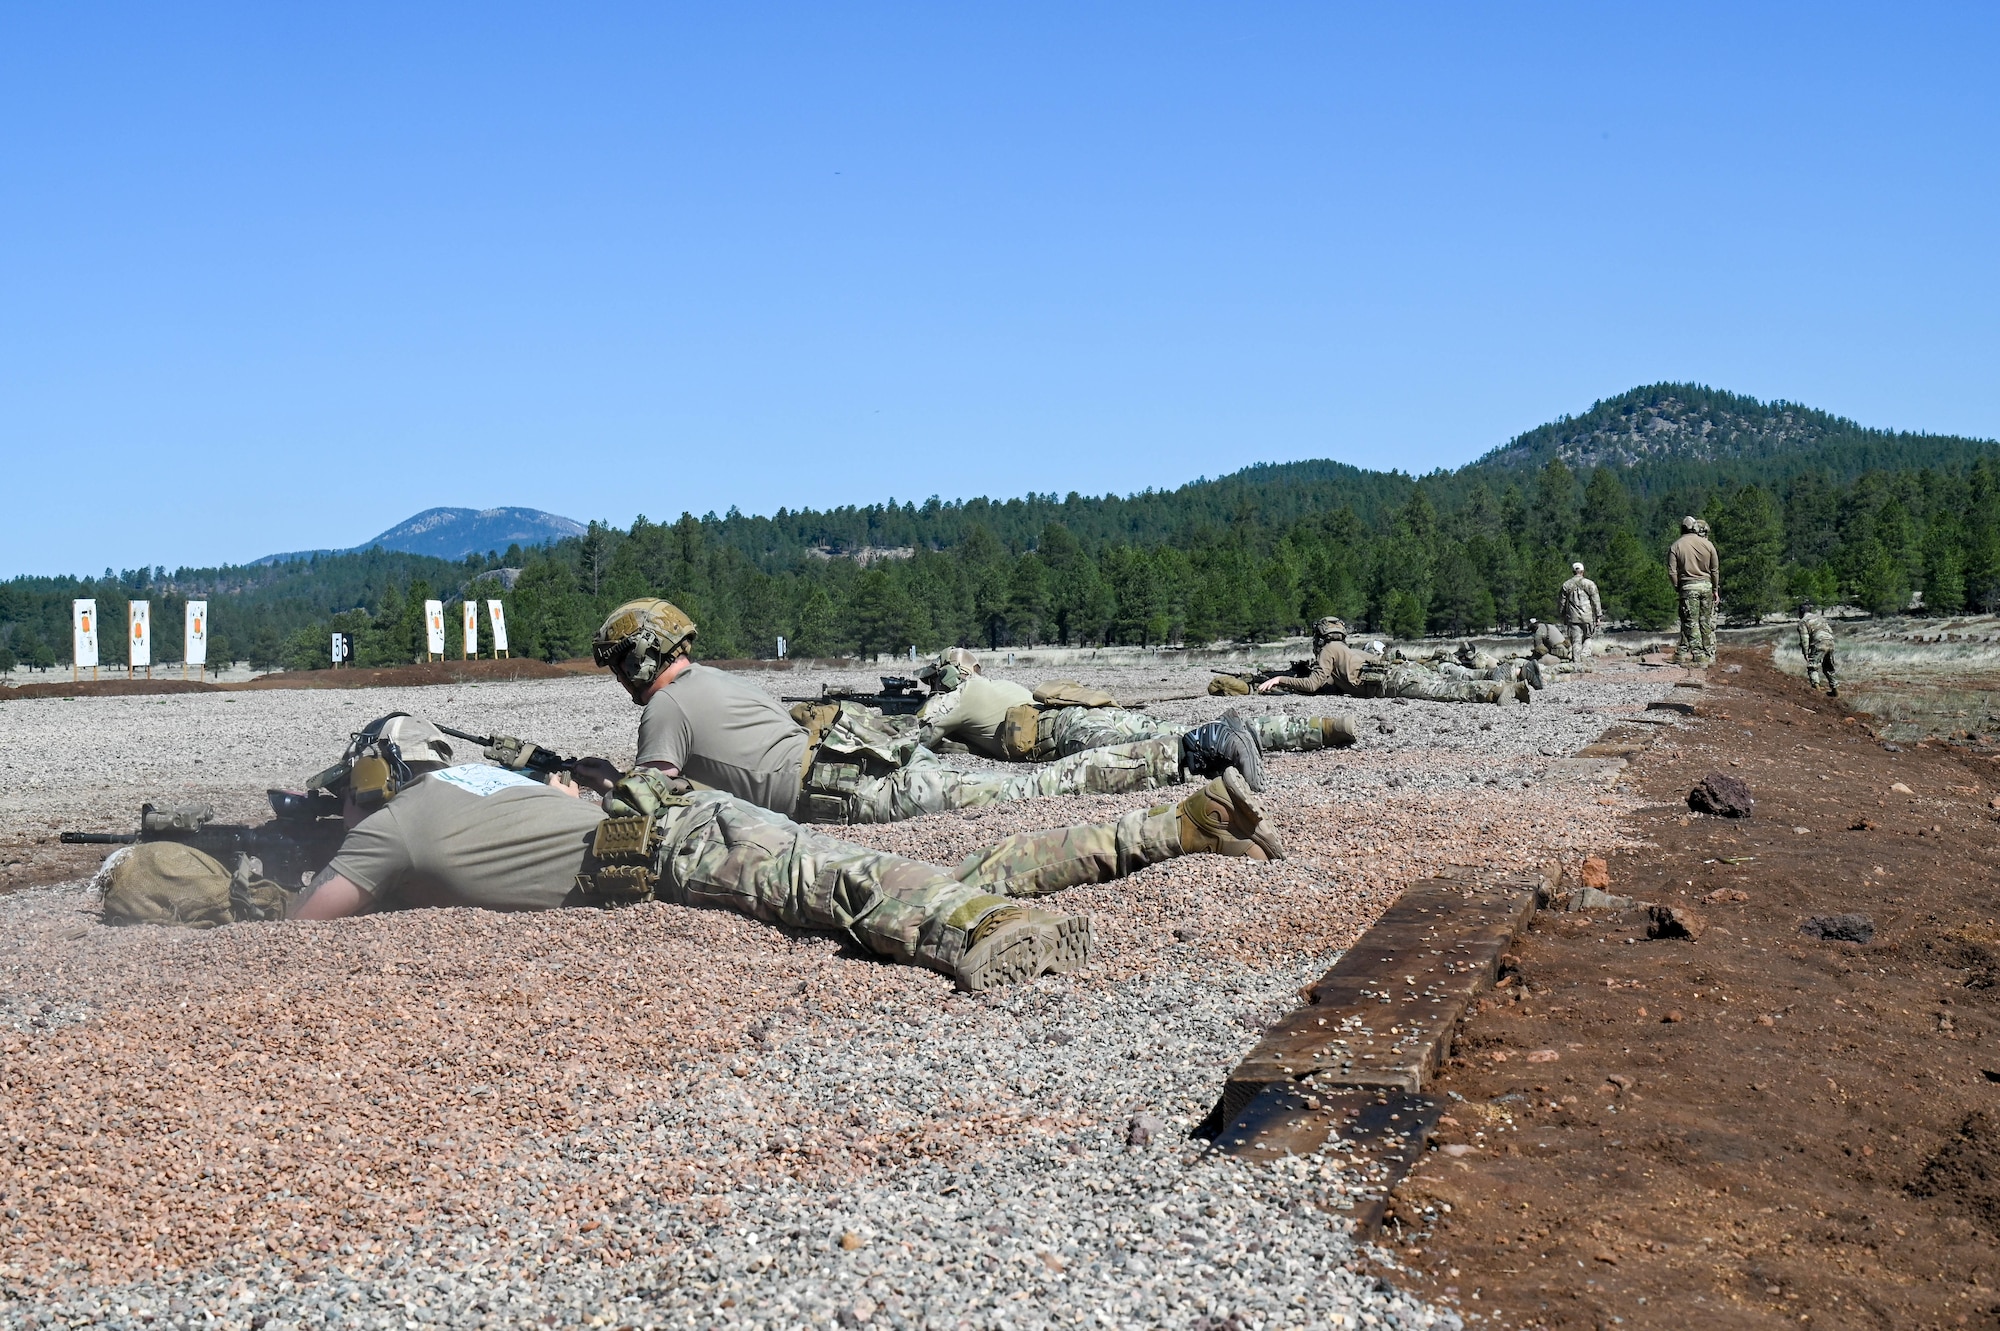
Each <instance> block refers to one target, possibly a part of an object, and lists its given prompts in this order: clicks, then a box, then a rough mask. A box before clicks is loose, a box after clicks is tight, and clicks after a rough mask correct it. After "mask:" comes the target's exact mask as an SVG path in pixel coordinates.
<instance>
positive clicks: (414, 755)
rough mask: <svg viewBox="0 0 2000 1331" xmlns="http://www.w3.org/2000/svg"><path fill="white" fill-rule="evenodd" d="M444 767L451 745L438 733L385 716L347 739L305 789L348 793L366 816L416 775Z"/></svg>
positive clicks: (396, 715) (407, 718) (402, 717)
mask: <svg viewBox="0 0 2000 1331" xmlns="http://www.w3.org/2000/svg"><path fill="white" fill-rule="evenodd" d="M450 762H451V743H450V741H448V740H447V739H445V737H444V733H443V732H442V731H440V730H439V729H438V728H437V727H436V726H434V725H432V724H431V723H430V722H428V721H426V720H423V719H422V718H421V717H415V716H411V715H410V714H409V713H408V712H391V713H389V714H388V715H387V716H380V717H377V718H375V719H374V720H373V721H370V722H369V723H368V724H367V725H365V726H363V727H361V729H359V730H357V731H355V732H354V733H353V734H352V735H350V736H349V737H348V740H347V749H346V751H345V752H343V753H342V754H341V755H340V761H339V762H337V763H335V764H334V765H333V766H332V767H329V768H327V769H326V770H325V771H323V772H319V773H317V774H315V775H314V776H312V777H310V778H308V779H307V781H306V789H307V790H308V791H313V790H326V791H330V792H334V793H337V794H351V795H353V797H354V802H355V804H356V805H357V806H359V807H360V808H361V809H363V810H366V811H368V812H371V813H372V812H373V811H374V810H376V809H379V808H381V807H382V806H383V805H384V804H387V803H388V802H389V801H390V800H392V799H394V798H395V797H396V794H397V792H398V791H400V790H402V789H403V788H404V787H406V786H408V785H409V784H410V783H411V782H412V781H414V780H416V779H417V777H418V776H420V775H421V774H422V770H428V769H429V768H432V767H443V766H445V765H446V764H448V763H450ZM420 769H421V770H420Z"/></svg>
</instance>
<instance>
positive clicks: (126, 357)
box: [0, 3, 2000, 575]
mask: <svg viewBox="0 0 2000 1331" xmlns="http://www.w3.org/2000/svg"><path fill="white" fill-rule="evenodd" d="M1996 30H2000V9H1995V8H1993V7H1990V6H1977V5H1953V6H1935V7H1933V6H1924V5H1897V6H1877V7H1871V8H1866V9H1863V8H1850V7H1843V6H1837V5H1824V4H1817V5H1796V6H1756V5H1715V6H1708V7H1703V6H1680V7H1672V6H1636V5H1621V6H1605V5H1578V6H1562V5H1537V6H1527V5H1510V6H1491V7H1460V6H1446V5H1439V6H1428V7H1421V8H1419V7H1414V6H1367V7H1343V6H1337V5H1330V4H1312V5H1298V6H1287V5H1250V6H1240V5H1239V6H1222V5H1210V6H1199V7H1197V6H1174V5H1160V4H1148V5H1136V4H1134V5H1115V4H1097V5H1076V4H1066V5H1045V6H1044V5H1034V4H1009V5H1004V6H1003V5H988V6H971V5H953V6H943V5H909V6H888V5H810V6H806V5H801V6H796V7H788V6H783V5H763V6H750V5H711V6H704V7H686V6H674V5H666V4H647V5H634V6H629V7H624V6H614V5H601V6H595V7H585V6H547V7H541V8H530V7H522V6H509V5H505V4H493V3H487V4H480V5H465V6H462V7H452V6H448V5H441V4H440V5H424V6H380V7H371V6H367V5H345V6H338V7H335V6H309V5H258V6H251V5H243V6H238V7H230V6H227V5H221V4H214V5H203V6H161V5H147V6H140V5H129V6H119V5H110V4H106V5H92V6H56V5H41V6H31V5H14V6H8V7H6V8H4V9H0V467H4V475H5V477H6V479H7V485H6V489H7V491H8V492H9V500H10V502H9V503H8V506H7V507H8V516H7V520H6V522H5V523H4V524H0V575H4V574H12V573H19V572H57V571H94V570H96V569H101V568H103V567H105V566H107V565H109V566H116V567H127V566H131V565H137V564H142V563H164V564H167V565H169V566H173V565H176V564H183V563H185V564H206V563H212V562H220V561H226V560H243V559H248V558H254V557H256V556H258V555H262V554H265V553H268V552H271V551H274V550H286V549H298V548H304V547H313V546H329V545H334V546H337V545H347V544H351V543H353V542H355V541H358V540H361V539H364V538H366V537H367V536H369V535H372V534H373V533H374V532H376V531H379V530H381V529H383V528H385V527H387V526H389V525H390V524H392V523H393V522H395V521H397V520H399V519H401V518H403V517H405V516H408V515H409V514H411V513H413V512H415V511H417V510H419V509H422V508H426V507H430V506H432V505H436V504H454V505H472V506H481V507H483V506H488V505H497V504H523V505H529V506H533V507H538V508H546V509H550V510H553V511H555V512H559V513H564V514H567V515H569V516H572V517H576V518H579V519H587V518H592V517H603V518H608V519H611V520H614V521H617V522H621V523H622V522H626V521H629V520H630V519H631V517H632V516H633V515H634V514H635V513H640V512H643V513H646V514H647V515H649V516H652V517H655V518H670V517H672V516H674V515H677V514H678V513H679V512H681V511H682V510H684V509H686V510H692V511H694V512H697V513H700V512H702V511H705V510H709V509H714V510H717V511H720V510H723V509H727V508H728V507H730V506H731V505H735V506H737V507H740V508H742V509H743V510H745V511H746V512H768V511H770V510H772V509H775V508H777V507H779V506H781V505H784V506H793V507H796V506H805V505H813V506H824V505H828V504H836V503H846V502H868V501H871V500H878V499H881V498H884V497H887V496H890V495H894V496H896V497H898V498H904V499H918V500H921V499H923V498H924V497H925V496H928V495H931V494H941V495H943V496H945V497H947V498H951V497H956V496H968V495H974V494H994V495H1010V494H1019V493H1022V492H1024V491H1028V490H1036V491H1056V492H1065V491H1069V490H1072V489H1074V490H1081V491H1084V492H1087V493H1090V492H1104V491H1108V490H1112V491H1121V492H1123V491H1130V490H1135V489H1141V488H1144V487H1147V486H1171V485H1175V484H1178V483H1180V482H1182V481H1185V480H1188V479H1191V478H1193V477H1195V476H1197V475H1202V474H1207V475H1215V474H1219V473H1221V472H1225V471H1229V470H1233V469H1234V468H1237V467H1239V466H1243V465H1245V464H1247V463H1251V462H1257V461H1271V460H1284V459H1292V458H1303V457H1336V458H1341V459H1344V460H1347V461H1351V462H1355V463H1358V464H1362V465H1368V466H1380V467H1388V466H1396V467H1403V468H1406V469H1412V470H1426V469H1429V468H1431V467H1437V466H1455V465H1458V464H1460V463H1463V462H1465V461H1468V460H1470V459H1471V458H1473V457H1476V456H1477V455H1478V454H1480V453H1482V452H1484V451H1485V450H1486V449H1488V448H1490V447H1492V446H1494V445H1495V444H1498V443H1500V442H1502V441H1503V440H1505V439H1507V438H1508V437H1509V436H1511V435H1513V434H1515V433H1517V432H1519V431H1520V430H1523V429H1526V428H1529V427H1532V426H1534V425H1537V424H1539V423H1541V422H1543V421H1545V420H1547V419H1550V418H1552V417H1554V416H1558V415H1561V414H1563V413H1565V412H1574V411H1580V410H1582V409H1584V408H1586V407H1588V406H1589V404H1590V403H1591V402H1592V401H1593V400H1595V399H1597V398H1600V397H1605V396H1609V395H1612V394H1615V393H1618V392H1620V391H1623V390H1624V389H1626V388H1629V387H1632V386H1634V385H1636V384H1640V383H1647V382H1653V381H1657V380H1662V379H1692V380H1698V381H1702V382H1706V383H1709V384H1713V385H1715V386H1717V387H1723V388H1728V389H1731V390H1734V391H1737V392H1744V393H1751V394H1755V395H1757V396H1759V397H1785V398H1790V399H1793V400H1795V401H1802V402H1806V403H1809V404H1811V405H1814V406H1818V407H1823V408H1826V409H1829V410H1833V411H1837V412H1840V413H1842V414H1845V415H1849V416H1852V417H1855V418H1857V419H1859V420H1861V421H1863V422H1865V423H1868V424H1872V425H1883V426H1894V427H1901V428H1909V429H1924V430H1933V431H1942V432H1955V433H1967V434H1973V435H1979V436H1985V437H1991V436H1995V435H2000V374H1996V372H1995V367H1996V366H2000V320H1996V311H1997V310H2000V301H1996V296H2000V280H1996V277H1997V276H2000V273H1997V272H1996V269H2000V257H1996V252H1997V247H1996V244H1995V225H1994V218H1995V216H1996V207H1995V205H1996V198H1995V194H1996V188H1995V167H1996V154H1995V147H1996V137H1997V136H1996V128H2000V124H1996V121H2000V116H1996V100H2000V94H1996V92H1995V91H1994V89H1995V83H1996V81H1995V79H1994V78H1993V77H1992V70H1993V68H1994V66H1995V57H1996V56H2000V42H1996Z"/></svg>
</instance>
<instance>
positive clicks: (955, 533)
mask: <svg viewBox="0 0 2000 1331" xmlns="http://www.w3.org/2000/svg"><path fill="white" fill-rule="evenodd" d="M1995 450H1996V445H1995V444H1994V443H1992V442H1991V441H1987V440H1979V439H1964V438H1958V437H1955V436H1950V435H1925V434H1911V433H1907V432H1899V431H1892V430H1875V429H1868V428H1866V427H1864V426H1861V425H1857V424H1855V423H1854V422H1853V421H1850V420H1846V419H1843V418H1842V417H1839V416H1834V415H1830V414H1829V413H1827V412H1823V411H1815V410H1813V409H1811V408H1809V407H1801V406H1797V405H1795V404H1792V403H1788V402H1768V403H1767V402H1760V401H1758V400H1757V399H1756V398H1751V397H1744V396H1741V395H1740V394H1736V393H1727V392H1722V391H1719V390H1717V389H1712V388H1706V387H1703V386H1702V385H1700V384H1651V385H1648V386H1646V387H1644V388H1635V389H1633V390H1632V391H1630V392H1628V393H1622V394H1620V395H1619V396H1617V397H1615V398H1609V399H1606V400H1605V401H1602V402H1598V403H1595V404H1593V405H1592V406H1591V408H1590V410H1589V411H1586V412H1584V413H1583V414H1582V415H1580V416H1570V417H1564V418H1563V419H1562V420H1559V421H1555V422H1552V423H1550V424H1548V425H1543V426H1538V427H1536V428H1535V429H1533V430H1529V431H1528V432H1527V433H1525V434H1522V435H1520V436H1518V437H1516V438H1514V439H1512V440H1510V441H1508V442H1507V443H1505V444H1502V445H1501V446H1500V447H1498V448H1495V449H1494V450H1492V451H1491V452H1489V453H1487V454H1486V455H1485V456H1483V457H1481V458H1480V459H1478V460H1477V461H1475V462H1473V463H1470V464H1468V465H1467V466H1465V467H1462V468H1460V469H1459V470H1457V471H1455V472H1438V473H1433V474H1431V475H1429V476H1426V477H1425V478H1424V482H1425V485H1426V487H1427V488H1428V489H1429V491H1430V493H1431V496H1432V499H1433V502H1436V503H1438V504H1440V505H1441V506H1444V507H1447V508H1456V507H1457V506H1458V505H1459V503H1461V502H1462V501H1463V500H1464V498H1465V496H1466V495H1468V494H1469V493H1471V491H1472V489H1473V488H1474V487H1475V486H1479V485H1484V486H1486V487H1487V488H1488V489H1490V490H1493V491H1496V492H1497V491H1500V490H1504V489H1505V488H1506V486H1507V485H1508V484H1509V483H1522V482H1524V480H1525V479H1526V478H1524V477H1523V476H1522V475H1521V473H1523V472H1528V471H1533V470H1536V469H1539V468H1540V467H1542V466H1545V465H1546V464H1547V463H1548V462H1549V461H1550V460H1551V459H1556V458H1560V459H1561V460H1562V462H1563V463H1564V465H1566V466H1568V467H1569V468H1570V469H1571V470H1572V471H1574V472H1578V473H1583V472H1587V471H1588V470H1589V469H1590V468H1592V467H1595V466H1599V465H1603V466H1609V467H1615V468H1617V469H1618V470H1619V471H1620V473H1621V475H1622V477H1623V479H1624V481H1625V484H1626V486H1627V488H1628V489H1630V490H1631V491H1632V492H1633V494H1634V495H1635V496H1636V497H1638V498H1640V499H1642V500H1643V499H1650V498H1662V497H1667V496H1673V495H1692V496H1693V506H1694V507H1699V506H1700V500H1701V497H1702V496H1703V495H1705V494H1706V493H1707V492H1708V491H1709V490H1711V489H1713V488H1715V487H1717V486H1720V485H1743V484H1748V483H1761V484H1765V485H1774V486H1776V485H1783V484H1784V483H1785V482H1787V481H1789V480H1790V479H1791V478H1792V477H1794V476H1796V475H1799V474H1801V473H1803V472H1817V473H1820V474H1822V475H1823V476H1824V477H1825V478H1826V479H1827V480H1829V481H1831V482H1834V483H1836V484H1845V483H1848V482H1851V481H1853V480H1854V479H1855V478H1856V477H1857V476H1860V475H1862V474H1863V473H1864V472H1868V471H1877V470H1910V469H1921V468H1925V467H1932V468H1950V467H1964V466H1967V465H1970V464H1971V463H1972V462H1973V461H1974V460H1976V459H1977V458H1980V457H1983V456H1988V455H1990V454H1993V453H1994V452H1995ZM1415 483H1416V478H1415V477H1413V476H1410V475H1408V474H1406V473H1403V472H1400V471H1386V472H1384V471H1368V470H1364V469H1362V468H1360V467H1354V466H1349V465H1347V464H1346V463H1341V462H1332V461H1328V460H1325V459H1314V460H1311V461H1304V462H1278V463H1260V464H1258V465H1256V466H1252V467H1245V468H1244V469H1243V470H1241V471H1237V472H1232V473H1230V474H1229V475H1226V476H1222V477H1218V478H1215V479H1209V478H1206V477H1204V478H1202V479H1199V480H1195V481H1191V482H1189V483H1188V484H1186V485H1183V486H1181V487H1179V488H1178V489H1174V490H1147V491H1143V492H1141V493H1139V494H1134V495H1124V496H1119V495H1103V496H1092V495H1079V494H1075V493H1071V494H1069V495H1068V496H1066V497H1064V498H1062V499H1058V498H1057V497H1056V496H1055V495H1054V494H1029V495H1027V496H1026V497H1025V498H1021V499H1008V500H991V499H972V500H959V501H951V502H940V501H939V500H937V499H931V500H928V501H926V502H924V503H922V504H914V503H908V502H905V503H901V504H899V503H897V502H896V501H895V500H893V499H892V500H890V501H888V503H886V504H874V505H868V506H865V507H861V506H855V507H846V508H836V509H827V510H823V511H822V510H801V511H798V512H787V511H786V510H783V509H780V510H779V511H778V512H777V513H775V514H773V515H771V516H770V517H745V516H743V515H742V514H740V513H738V512H737V511H736V510H734V509H732V510H730V512H729V513H728V514H727V515H726V516H724V517H721V518H714V517H713V516H712V515H711V517H710V518H709V519H705V521H706V522H707V523H708V524H709V525H710V527H711V529H712V531H713V532H714V534H715V536H716V538H717V539H719V540H721V541H722V542H723V543H724V544H726V545H729V546H731V547H732V548H734V549H737V550H740V551H742V552H743V553H744V554H745V555H747V556H748V557H750V558H751V559H753V560H757V561H759V562H760V563H763V564H765V565H766V566H774V565H780V564H784V563H786V562H788V561H789V560H791V559H793V558H795V557H797V556H799V555H801V554H804V553H805V552H807V551H812V550H818V551H821V552H823V553H832V554H847V553H853V552H857V551H863V550H883V549H888V550H899V549H904V548H911V549H931V550H940V549H948V548H950V547H952V546H954V545H956V544H957V543H958V542H959V541H961V540H963V539H964V537H965V535H966V533H967V532H968V531H969V530H970V529H971V528H972V527H974V526H979V527H984V528H985V529H986V531H987V532H988V533H990V534H991V535H992V536H993V537H994V538H995V539H997V540H998V541H1000V542H1001V543H1002V544H1003V545H1006V546H1008V547H1009V548H1011V549H1026V548H1029V547H1030V546H1032V545H1033V544H1034V542H1035V539H1036V537H1037V535H1038V534H1039V533H1040V532H1041V530H1042V528H1043V527H1044V526H1045V525H1046V524H1048V523H1050V522H1059V523H1061V524H1062V525H1063V526H1064V527H1065V528H1066V529H1068V531H1069V532H1070V533H1071V534H1072V535H1074V536H1075V537H1076V538H1077V540H1079V541H1080V542H1082V543H1083V544H1084V546H1085V547H1087V548H1090V549H1093V550H1094V549H1098V548H1100V547H1102V546H1105V545H1114V544H1119V543H1140V544H1152V543H1155V542H1160V541H1185V540H1187V539H1190V538H1191V537H1192V536H1193V535H1194V534H1195V533H1196V532H1199V531H1202V530H1204V529H1218V528H1222V529H1226V528H1229V527H1232V526H1240V525H1244V524H1249V525H1253V526H1280V527H1282V526H1285V525H1288V524H1290V523H1292V522H1295V521H1297V520H1299V519H1300V518H1303V517H1306V516H1309V515H1311V514H1314V513H1325V512H1330V511H1332V510H1334V509H1339V508H1342V507H1350V508H1352V509H1353V510H1354V513H1355V516H1356V517H1358V518H1360V520H1361V521H1362V522H1363V523H1364V524H1366V525H1369V526H1373V525H1375V524H1376V523H1378V522H1380V521H1381V520H1382V519H1383V517H1384V516H1385V515H1386V514H1388V513H1391V512H1393V511H1394V510H1395V509H1397V508H1398V507H1399V506H1400V505H1402V504H1403V503H1404V502H1405V501H1406V500H1407V499H1408V497H1409V492H1410V489H1411V487H1412V486H1413V485H1414V484H1415ZM1530 483H1531V482H1530Z"/></svg>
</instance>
